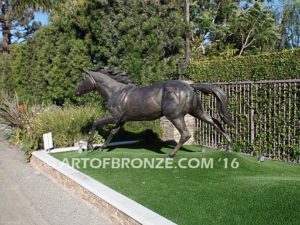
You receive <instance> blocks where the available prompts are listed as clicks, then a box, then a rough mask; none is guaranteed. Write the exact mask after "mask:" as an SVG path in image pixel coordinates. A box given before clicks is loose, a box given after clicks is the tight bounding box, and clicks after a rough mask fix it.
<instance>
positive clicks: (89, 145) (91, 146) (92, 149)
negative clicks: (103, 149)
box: [86, 144, 95, 152]
mask: <svg viewBox="0 0 300 225" xmlns="http://www.w3.org/2000/svg"><path fill="white" fill-rule="evenodd" d="M86 150H87V152H93V151H94V150H95V149H94V147H93V145H92V144H88V145H87V148H86Z"/></svg>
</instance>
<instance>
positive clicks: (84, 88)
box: [75, 73, 96, 96]
mask: <svg viewBox="0 0 300 225" xmlns="http://www.w3.org/2000/svg"><path fill="white" fill-rule="evenodd" d="M95 89H96V81H95V79H94V77H92V75H90V74H88V73H87V74H86V75H85V76H84V78H83V80H82V81H81V82H80V83H79V84H78V86H77V88H76V92H75V93H76V95H77V96H79V95H83V94H86V93H89V92H91V91H94V90H95Z"/></svg>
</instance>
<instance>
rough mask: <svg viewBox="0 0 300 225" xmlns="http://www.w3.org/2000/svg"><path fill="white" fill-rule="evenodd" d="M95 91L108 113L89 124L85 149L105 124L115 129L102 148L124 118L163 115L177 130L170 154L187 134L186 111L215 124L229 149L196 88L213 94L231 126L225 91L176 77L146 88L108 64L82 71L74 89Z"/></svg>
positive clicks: (220, 127) (220, 126) (229, 141)
mask: <svg viewBox="0 0 300 225" xmlns="http://www.w3.org/2000/svg"><path fill="white" fill-rule="evenodd" d="M91 91H98V92H99V94H100V95H101V96H102V97H103V98H104V100H105V102H106V104H107V107H108V111H109V112H110V114H109V115H108V116H105V117H103V118H101V119H100V120H98V121H95V122H94V123H93V126H92V129H91V134H90V136H89V139H88V146H87V147H88V149H93V145H92V143H93V139H94V133H95V129H96V127H98V126H102V125H105V124H109V123H115V124H116V125H115V128H114V129H113V130H112V131H111V133H110V135H109V136H108V138H107V139H106V141H105V143H104V144H103V145H102V147H101V149H103V148H106V147H107V144H108V143H109V142H110V141H111V139H112V138H113V136H114V134H116V133H117V132H118V131H119V129H120V128H121V127H122V126H123V125H124V124H125V123H126V122H128V121H146V120H155V119H158V118H160V117H162V116H165V117H166V118H167V119H168V120H170V121H171V122H172V124H173V125H174V126H175V127H176V128H177V129H178V131H179V132H180V135H181V137H180V140H179V142H178V143H177V145H176V147H175V148H174V150H173V151H172V153H171V154H169V156H170V157H174V156H175V155H176V152H177V151H178V150H179V149H180V147H181V146H182V145H183V144H184V143H185V142H186V141H187V140H188V139H189V138H190V137H191V134H190V133H189V131H188V129H187V127H186V124H185V121H184V116H185V115H186V114H190V115H192V116H194V117H196V118H198V119H200V120H203V121H205V122H207V123H209V124H211V125H212V126H213V127H215V128H216V129H217V130H218V131H219V132H220V133H221V134H222V135H223V136H224V137H225V138H226V140H227V142H228V144H227V147H226V150H227V151H230V150H231V144H232V140H231V138H230V136H229V135H228V134H227V133H226V132H225V130H224V129H223V127H222V125H221V123H220V121H218V120H217V119H216V118H213V117H211V116H210V115H209V114H208V113H207V112H205V111H204V109H203V107H202V105H201V100H200V97H199V95H198V94H197V91H201V92H203V93H205V94H213V95H214V96H215V97H216V99H217V106H218V111H219V114H220V117H221V119H222V120H223V121H224V122H225V123H226V124H228V125H229V126H234V124H233V121H232V119H231V114H230V112H229V110H228V100H227V97H226V94H225V93H224V92H223V91H222V90H221V89H220V88H218V87H216V86H214V85H211V84H208V83H203V84H197V83H195V84H188V83H186V82H184V81H179V80H168V81H164V82H162V83H157V84H153V85H150V86H147V87H138V86H136V85H134V84H133V82H132V80H131V79H130V76H129V75H128V74H126V73H122V72H118V71H115V70H113V69H110V68H108V67H100V68H96V69H90V70H85V77H84V79H83V80H82V81H81V82H80V83H79V85H78V87H77V89H76V95H78V96H79V95H82V94H86V93H89V92H91Z"/></svg>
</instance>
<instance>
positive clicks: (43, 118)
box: [12, 106, 105, 159]
mask: <svg viewBox="0 0 300 225" xmlns="http://www.w3.org/2000/svg"><path fill="white" fill-rule="evenodd" d="M104 114H105V112H104V111H103V110H102V109H101V108H95V107H91V106H85V107H75V106H66V107H64V108H60V107H57V106H52V107H48V108H45V109H43V110H42V111H41V112H40V113H38V114H37V115H36V116H35V117H34V118H33V119H32V120H31V122H30V125H29V127H28V128H27V129H25V130H24V129H17V130H16V131H15V133H14V135H13V138H12V141H13V142H14V143H16V144H20V143H22V145H23V148H24V149H25V152H26V153H25V154H26V156H27V158H28V159H29V158H30V156H31V152H32V151H34V150H37V149H42V148H43V139H42V137H43V134H44V133H48V132H52V136H53V144H54V147H55V148H57V147H66V146H73V145H74V143H75V142H77V141H79V140H80V139H83V140H86V139H87V136H88V133H89V131H90V128H91V126H92V123H93V121H94V120H96V119H98V118H100V117H102V116H103V115H104Z"/></svg>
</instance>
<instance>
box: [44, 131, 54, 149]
mask: <svg viewBox="0 0 300 225" xmlns="http://www.w3.org/2000/svg"><path fill="white" fill-rule="evenodd" d="M43 141H44V150H46V151H48V150H50V149H52V148H53V140H52V133H51V132H49V133H46V134H43Z"/></svg>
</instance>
